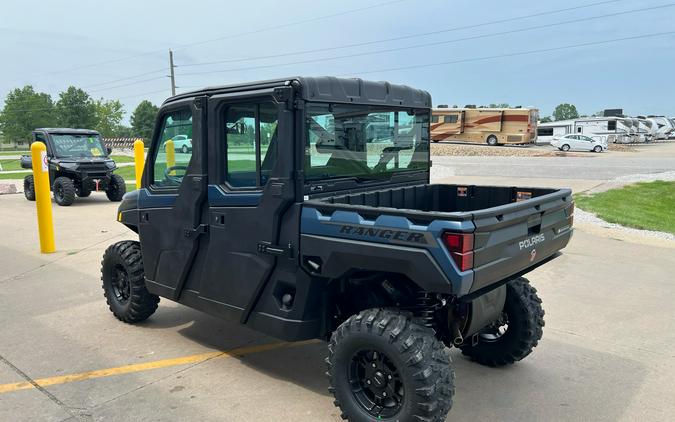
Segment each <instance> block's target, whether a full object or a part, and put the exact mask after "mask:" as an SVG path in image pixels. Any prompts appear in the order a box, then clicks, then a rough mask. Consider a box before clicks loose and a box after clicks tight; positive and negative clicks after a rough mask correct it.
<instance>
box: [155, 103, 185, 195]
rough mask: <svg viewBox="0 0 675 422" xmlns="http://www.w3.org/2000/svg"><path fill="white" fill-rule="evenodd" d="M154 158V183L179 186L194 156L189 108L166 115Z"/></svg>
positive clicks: (159, 185) (160, 185)
mask: <svg viewBox="0 0 675 422" xmlns="http://www.w3.org/2000/svg"><path fill="white" fill-rule="evenodd" d="M157 142H158V145H157V149H156V150H155V156H154V160H153V163H154V164H153V172H152V184H153V185H155V186H158V187H178V185H180V183H181V182H182V181H183V176H185V173H186V171H187V166H188V163H189V162H190V158H192V113H191V112H190V110H189V109H185V110H179V111H174V112H172V113H170V114H167V115H165V116H164V119H163V121H162V130H161V132H160V135H159V140H158V141H157Z"/></svg>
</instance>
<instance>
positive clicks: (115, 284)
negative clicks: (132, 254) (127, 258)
mask: <svg viewBox="0 0 675 422" xmlns="http://www.w3.org/2000/svg"><path fill="white" fill-rule="evenodd" d="M110 285H111V287H112V292H113V295H115V299H116V300H117V301H118V302H119V303H126V302H127V301H128V300H129V296H131V285H130V284H129V275H128V274H127V271H126V270H125V269H124V267H122V266H121V265H118V266H116V267H115V268H113V270H112V276H111V279H110Z"/></svg>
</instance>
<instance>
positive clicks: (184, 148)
mask: <svg viewBox="0 0 675 422" xmlns="http://www.w3.org/2000/svg"><path fill="white" fill-rule="evenodd" d="M180 150H181V152H182V153H183V154H187V153H188V147H187V145H183V147H182V148H181V149H180Z"/></svg>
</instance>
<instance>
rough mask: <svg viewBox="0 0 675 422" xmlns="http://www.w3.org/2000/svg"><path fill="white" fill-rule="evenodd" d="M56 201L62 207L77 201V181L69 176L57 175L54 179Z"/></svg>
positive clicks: (53, 187)
mask: <svg viewBox="0 0 675 422" xmlns="http://www.w3.org/2000/svg"><path fill="white" fill-rule="evenodd" d="M52 190H53V191H54V201H56V203H57V204H59V205H60V206H62V207H67V206H69V205H72V203H73V202H75V183H73V181H72V180H71V179H69V178H67V177H63V176H62V177H57V178H56V180H54V186H52Z"/></svg>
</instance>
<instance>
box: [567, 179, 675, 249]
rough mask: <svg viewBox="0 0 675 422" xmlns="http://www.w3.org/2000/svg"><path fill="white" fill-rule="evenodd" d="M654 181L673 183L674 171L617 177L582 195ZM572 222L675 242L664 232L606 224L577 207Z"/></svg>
mask: <svg viewBox="0 0 675 422" xmlns="http://www.w3.org/2000/svg"><path fill="white" fill-rule="evenodd" d="M656 180H663V181H675V171H668V172H665V173H656V174H631V175H628V176H620V177H617V178H615V179H613V180H611V181H609V182H607V183H603V184H602V185H600V186H598V187H595V188H593V189H591V190H589V191H586V192H584V193H589V194H593V193H600V192H605V191H608V190H610V189H616V188H620V187H622V186H625V185H630V184H633V183H639V182H654V181H656ZM574 222H575V223H586V224H593V225H596V226H599V227H602V228H606V229H614V230H618V231H620V232H623V233H625V234H633V235H638V236H647V237H653V238H657V239H663V240H672V241H675V235H673V234H671V233H666V232H659V231H654V230H641V229H634V228H631V227H625V226H622V225H620V224H615V223H610V222H607V221H605V220H603V219H601V218H598V217H597V216H596V215H595V214H593V213H591V212H587V211H584V210H582V209H580V208H579V207H577V208H576V209H575V210H574Z"/></svg>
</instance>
